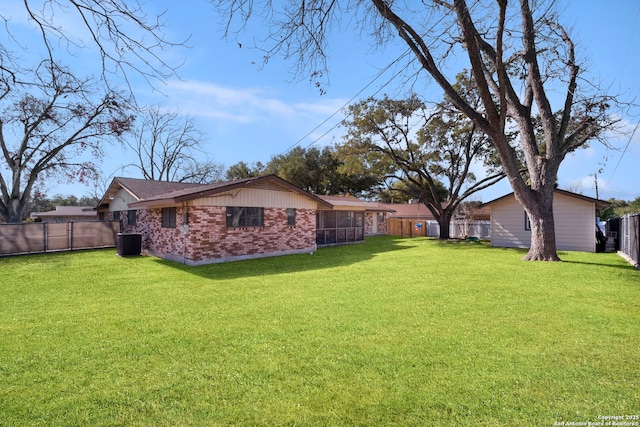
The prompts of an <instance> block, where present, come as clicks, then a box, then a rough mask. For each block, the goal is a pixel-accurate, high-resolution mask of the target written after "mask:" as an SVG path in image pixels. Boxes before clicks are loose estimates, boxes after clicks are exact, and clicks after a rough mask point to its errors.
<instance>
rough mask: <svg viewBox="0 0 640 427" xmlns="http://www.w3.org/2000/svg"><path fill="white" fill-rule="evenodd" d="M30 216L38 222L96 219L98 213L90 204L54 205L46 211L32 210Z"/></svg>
mask: <svg viewBox="0 0 640 427" xmlns="http://www.w3.org/2000/svg"><path fill="white" fill-rule="evenodd" d="M31 218H32V219H33V220H34V221H39V222H75V221H97V220H98V213H97V212H96V209H95V208H94V207H92V206H56V208H55V210H52V211H47V212H32V213H31Z"/></svg>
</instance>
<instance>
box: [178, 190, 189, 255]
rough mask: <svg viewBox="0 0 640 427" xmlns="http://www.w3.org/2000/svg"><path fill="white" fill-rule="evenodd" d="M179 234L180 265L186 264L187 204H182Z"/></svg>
mask: <svg viewBox="0 0 640 427" xmlns="http://www.w3.org/2000/svg"><path fill="white" fill-rule="evenodd" d="M180 232H181V233H182V263H183V264H186V263H187V258H186V252H187V234H189V205H188V204H187V202H182V224H181V225H180Z"/></svg>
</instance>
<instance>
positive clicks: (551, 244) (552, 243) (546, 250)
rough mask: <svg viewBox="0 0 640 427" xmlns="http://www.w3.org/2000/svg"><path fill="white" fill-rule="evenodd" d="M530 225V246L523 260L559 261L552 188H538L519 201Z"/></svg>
mask: <svg viewBox="0 0 640 427" xmlns="http://www.w3.org/2000/svg"><path fill="white" fill-rule="evenodd" d="M521 203H523V205H524V208H525V211H526V212H527V215H528V216H529V223H530V225H531V247H530V248H529V252H528V253H527V254H526V255H525V256H524V258H522V259H523V260H525V261H560V258H559V257H558V254H557V252H556V234H555V226H554V222H553V189H551V190H546V189H545V190H540V191H538V192H535V193H533V194H529V197H525V199H523V200H522V201H521Z"/></svg>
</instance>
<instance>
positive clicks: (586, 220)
mask: <svg viewBox="0 0 640 427" xmlns="http://www.w3.org/2000/svg"><path fill="white" fill-rule="evenodd" d="M482 206H483V207H484V206H486V207H489V208H490V209H491V246H496V247H503V248H524V249H526V248H529V246H530V244H531V230H530V227H529V224H528V218H527V215H526V212H525V210H524V208H523V207H522V206H521V205H520V203H518V201H517V200H516V198H515V196H514V195H513V193H511V194H507V195H506V196H503V197H500V198H499V199H495V200H492V201H490V202H487V203H485V204H484V205H482ZM607 206H608V203H607V202H604V201H601V200H598V199H593V198H591V197H586V196H583V195H581V194H575V193H571V192H569V191H564V190H555V192H554V196H553V219H554V222H555V230H556V247H557V249H558V250H565V251H584V252H595V251H596V226H595V221H596V208H605V207H607Z"/></svg>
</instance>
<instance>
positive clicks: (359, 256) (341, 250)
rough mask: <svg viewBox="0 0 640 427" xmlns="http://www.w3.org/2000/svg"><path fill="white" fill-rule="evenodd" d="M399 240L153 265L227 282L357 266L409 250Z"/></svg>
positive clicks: (378, 239)
mask: <svg viewBox="0 0 640 427" xmlns="http://www.w3.org/2000/svg"><path fill="white" fill-rule="evenodd" d="M402 241H403V239H401V238H394V237H393V236H379V237H373V238H367V239H366V240H365V241H364V242H362V243H354V244H347V245H339V246H329V247H323V248H319V249H318V250H317V251H316V252H315V253H313V254H300V255H282V256H273V257H266V258H256V259H247V260H240V261H229V262H223V263H217V264H207V265H202V266H195V267H194V266H189V265H185V264H181V263H179V262H175V261H169V260H165V259H161V258H157V259H156V260H155V262H157V263H158V264H162V265H165V266H167V267H171V268H175V269H178V270H181V271H184V272H187V273H191V274H196V275H198V276H201V277H204V278H209V279H216V280H227V279H237V278H245V277H253V276H268V275H274V274H289V273H298V272H302V271H312V270H323V269H329V268H335V267H343V266H347V265H352V264H357V263H359V262H362V261H367V260H370V259H372V258H373V257H375V256H376V255H378V254H381V253H384V252H390V251H398V250H402V249H410V248H411V246H406V245H404V246H403V245H401V244H400V243H401V242H402Z"/></svg>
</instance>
